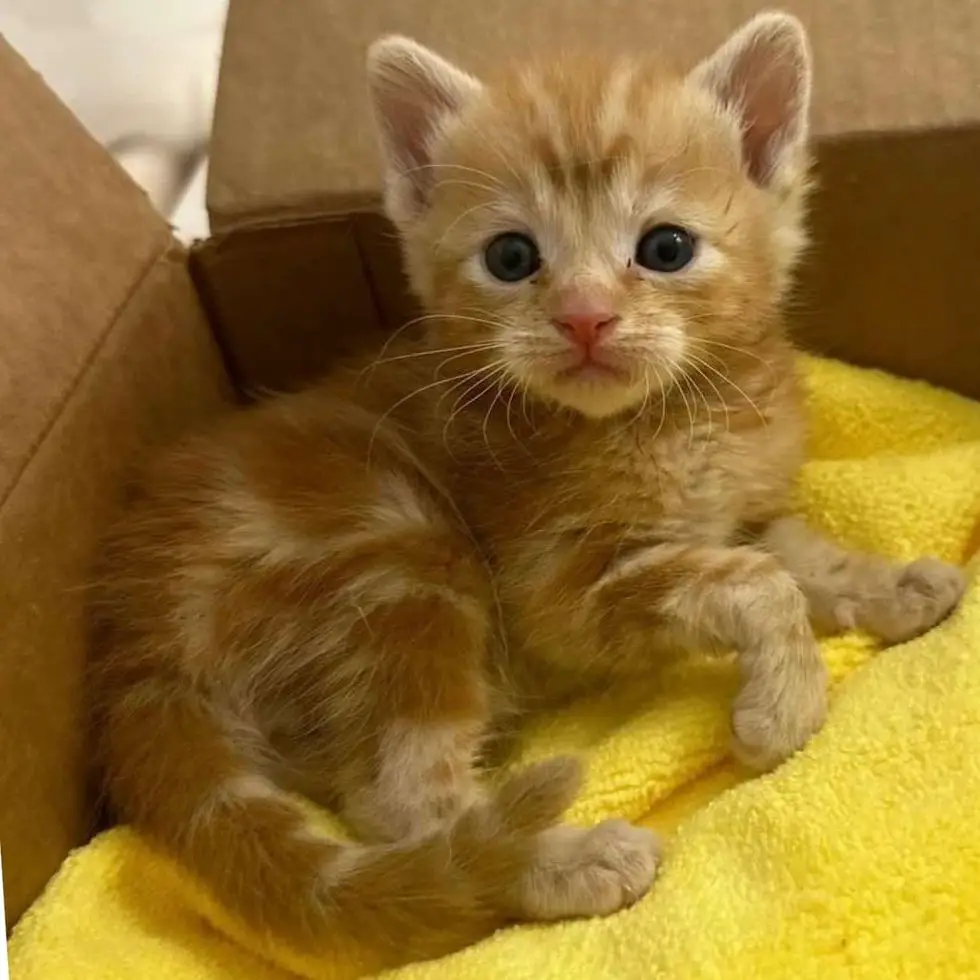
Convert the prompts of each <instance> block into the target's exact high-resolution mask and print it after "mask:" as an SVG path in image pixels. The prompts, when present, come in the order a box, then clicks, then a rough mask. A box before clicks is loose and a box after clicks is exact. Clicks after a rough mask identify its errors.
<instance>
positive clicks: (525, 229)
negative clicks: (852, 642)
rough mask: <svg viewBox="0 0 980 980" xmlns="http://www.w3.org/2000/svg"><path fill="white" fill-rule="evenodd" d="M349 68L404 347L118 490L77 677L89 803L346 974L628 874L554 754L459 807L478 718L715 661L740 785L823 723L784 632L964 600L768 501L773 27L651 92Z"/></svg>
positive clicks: (931, 576)
mask: <svg viewBox="0 0 980 980" xmlns="http://www.w3.org/2000/svg"><path fill="white" fill-rule="evenodd" d="M369 77H370V88H371V93H372V97H373V102H374V106H375V110H376V115H377V119H378V123H379V131H380V141H381V147H382V153H383V159H384V164H385V173H386V206H387V210H388V213H389V215H390V216H391V218H392V220H393V221H394V223H395V224H396V226H397V227H398V229H399V231H400V233H401V236H402V238H403V242H404V251H405V256H406V259H407V266H408V270H409V274H410V278H411V282H412V285H413V287H414V289H415V290H416V291H417V293H418V294H419V296H420V297H421V298H422V299H423V301H424V302H425V304H426V307H427V309H428V316H426V317H424V318H423V326H424V328H425V329H424V335H423V336H422V337H421V338H414V339H413V338H408V337H406V335H405V333H404V332H401V333H400V334H399V335H397V336H396V337H394V338H393V339H392V341H391V342H390V343H389V345H388V346H387V347H386V349H385V350H384V351H383V352H382V354H381V355H380V356H378V354H377V352H374V354H373V356H372V357H371V358H370V359H365V360H364V361H363V362H361V363H359V364H353V365H347V366H345V367H343V368H338V369H337V371H335V372H334V373H333V374H332V375H331V376H330V377H328V378H326V379H324V381H323V382H322V383H321V384H320V385H318V386H316V387H314V388H312V389H311V390H308V391H306V392H303V393H300V394H296V395H290V396H286V397H282V398H278V399H273V400H270V401H268V402H267V403H266V404H263V405H261V406H259V407H257V408H255V409H253V410H250V411H247V412H242V413H239V414H237V415H236V416H234V417H232V418H230V419H229V420H227V422H226V423H224V424H223V426H221V427H219V428H218V429H217V430H216V431H215V432H212V433H211V434H210V435H207V436H204V437H198V438H195V439H193V440H190V441H188V442H186V443H185V444H184V445H183V446H182V447H180V448H178V449H177V450H175V451H173V452H170V453H169V454H168V455H166V456H164V457H162V458H160V459H159V460H157V461H156V463H155V464H153V465H151V466H150V467H149V469H148V471H147V472H146V474H145V476H144V478H143V480H142V482H141V483H140V486H139V489H138V491H137V492H136V493H135V494H134V496H133V499H132V501H131V503H130V505H129V507H128V510H127V513H126V515H125V516H124V518H123V519H122V520H121V522H120V523H119V524H118V526H117V527H116V528H115V530H114V532H113V533H112V535H111V537H110V540H109V542H108V546H107V548H106V551H105V557H104V561H103V565H102V569H101V580H100V594H99V601H98V602H97V603H96V613H97V616H96V619H97V626H98V628H99V641H98V649H97V651H96V655H97V660H96V666H95V669H94V670H93V684H94V687H95V692H96V704H97V732H98V736H99V741H100V750H101V751H100V758H101V761H102V764H103V766H104V770H105V773H106V784H107V787H108V795H109V798H110V800H111V803H112V805H113V806H114V807H115V809H116V811H117V813H118V815H119V816H120V817H121V818H123V819H125V820H128V821H131V822H132V823H134V824H135V825H136V826H137V827H138V828H139V829H140V830H142V831H143V832H144V833H146V834H147V835H149V837H151V838H153V839H155V840H157V841H159V842H160V843H161V844H162V845H163V846H164V847H166V848H167V849H169V850H170V851H171V852H172V853H174V854H175V855H176V856H177V857H178V858H179V859H180V860H181V861H183V862H184V863H186V864H187V865H188V866H189V867H190V868H191V869H192V870H193V871H194V872H196V873H197V874H198V875H199V876H200V878H201V879H202V880H203V881H204V882H205V883H206V884H207V885H208V887H209V888H210V889H211V890H212V891H213V893H214V894H215V896H216V897H217V898H218V899H220V900H221V901H222V902H223V903H225V904H226V905H227V906H228V907H229V908H230V909H231V910H233V911H234V912H235V913H237V914H238V915H239V916H240V917H242V918H243V919H244V920H245V921H246V922H248V923H249V924H251V925H252V926H253V927H254V928H256V929H259V930H262V931H264V932H266V933H268V934H272V935H274V936H276V937H279V938H281V939H284V940H286V941H289V942H291V943H293V944H295V945H296V946H297V947H299V948H301V949H303V950H306V951H309V952H312V953H314V954H315V953H317V951H319V950H321V949H322V950H325V949H326V948H327V947H328V945H329V943H330V942H331V941H333V942H336V936H337V934H338V933H339V934H346V935H354V936H356V937H358V938H359V939H361V940H362V941H364V943H365V944H367V945H368V946H370V947H371V948H372V949H373V950H374V951H375V952H374V953H373V954H371V958H370V962H365V963H364V964H363V966H364V969H365V970H373V969H380V968H382V967H385V966H391V965H394V964H397V963H402V962H405V961H409V960H413V959H419V958H425V957H433V956H438V955H441V954H444V953H446V952H449V951H451V950H454V949H457V948H459V947H461V946H463V945H465V944H467V943H470V942H472V941H474V940H476V939H478V938H479V937H481V936H484V935H486V934H488V933H489V932H491V931H492V930H494V929H496V928H497V927H499V926H500V925H502V924H504V923H506V922H508V921H512V920H515V919H555V918H561V917H566V916H589V915H604V914H607V913H611V912H613V911H615V910H616V909H618V908H620V907H622V906H625V905H628V904H630V903H632V902H634V901H636V900H637V898H638V897H640V896H641V895H643V893H644V892H645V891H646V890H647V888H648V887H649V886H650V884H651V881H652V880H653V877H654V874H655V871H656V868H657V863H658V846H657V842H656V839H655V838H654V836H653V835H652V834H651V833H650V832H649V831H647V830H643V829H638V828H634V827H632V826H630V825H628V824H626V823H624V822H622V821H615V820H614V821H609V822H606V823H604V824H601V825H599V826H598V827H595V828H591V829H579V828H573V827H569V826H564V825H562V824H560V823H559V822H558V821H559V819H560V816H561V814H562V812H563V811H564V809H565V808H566V807H567V805H568V804H569V802H570V801H571V799H572V798H573V796H574V793H575V791H576V787H577V768H576V766H575V764H574V763H572V762H569V761H565V760H559V761H555V762H551V763H545V764H543V765H540V766H536V767H533V768H531V769H530V770H528V771H526V772H524V773H522V774H520V775H518V776H516V777H513V778H511V779H510V781H509V782H506V783H504V784H503V785H502V786H498V787H497V788H496V789H493V790H491V789H489V788H487V787H485V786H484V783H483V781H482V780H481V779H480V778H479V776H478V767H479V765H480V762H481V758H482V757H483V755H484V750H485V749H486V747H487V743H488V740H489V739H490V737H491V736H492V735H493V734H494V733H495V732H496V731H498V730H499V729H500V728H501V727H503V726H504V722H505V721H506V720H507V719H508V718H510V717H512V716H514V715H516V714H519V713H520V712H521V711H522V710H525V709H527V708H528V707H530V706H536V705H540V704H547V703H549V702H551V701H553V700H555V699H562V698H567V697H569V696H573V695H575V694H576V693H578V692H581V691H587V690H590V689H593V690H594V689H596V688H597V687H600V686H604V685H608V684H614V683H617V682H626V683H636V682H638V681H640V680H641V679H642V678H643V677H644V676H645V675H649V674H650V673H651V671H652V670H653V668H654V666H655V665H656V664H657V663H658V662H660V661H661V660H662V657H663V656H665V655H667V654H668V653H669V652H670V651H673V650H678V649H682V650H683V649H691V648H698V649H702V648H717V649H719V650H721V651H725V650H734V651H735V652H736V655H737V657H738V663H739V666H740V668H741V676H742V686H741V691H740V693H739V694H738V697H737V699H736V701H735V704H734V710H733V716H732V729H733V734H734V747H735V751H736V752H737V753H738V754H739V756H740V757H742V758H743V759H744V760H746V761H747V762H749V763H750V764H752V765H754V766H757V767H759V768H760V769H765V768H768V767H771V766H774V765H776V764H778V763H779V762H780V761H781V760H783V759H785V758H787V757H788V756H790V755H792V754H793V753H794V752H796V751H797V750H798V749H800V748H801V747H802V746H803V745H805V744H806V742H807V740H808V739H809V738H810V736H811V735H812V734H813V733H814V732H816V731H817V729H819V728H820V726H821V724H822V723H823V720H824V715H825V711H826V695H825V688H826V677H825V671H824V667H823V665H822V663H821V659H820V654H819V651H818V648H817V644H816V641H815V639H814V633H813V628H812V627H811V620H812V621H814V622H816V623H817V624H818V625H819V626H820V627H821V628H829V629H842V628H849V627H862V628H865V629H868V630H871V631H873V632H874V633H876V634H878V635H879V636H881V637H882V638H884V639H885V640H888V641H900V640H903V639H906V638H908V637H911V636H914V635H915V634H917V633H920V632H922V631H924V630H927V629H929V628H930V627H931V626H933V625H934V624H935V623H937V622H939V621H940V620H941V619H942V618H943V617H944V616H946V615H947V614H948V613H949V612H950V610H951V609H952V608H953V607H954V606H955V604H956V602H957V600H958V598H959V596H960V594H961V591H962V587H963V586H962V581H961V576H960V573H959V572H958V571H956V570H955V569H953V568H951V567H949V566H946V565H944V564H942V563H941V562H938V561H935V560H931V559H924V560H921V561H917V562H915V563H913V564H911V565H909V566H906V567H898V566H895V565H892V564H889V563H888V562H886V561H885V560H883V559H879V558H876V557H872V556H867V555H859V554H849V553H846V552H844V551H843V550H841V549H840V548H839V547H837V546H835V545H833V544H831V543H829V542H827V541H824V540H821V539H820V538H818V537H817V536H815V535H814V534H813V533H811V532H810V531H808V530H807V528H806V527H805V526H804V525H803V524H802V523H801V522H800V521H799V520H798V519H797V518H795V517H793V516H792V515H791V514H790V513H789V503H788V501H789V494H790V489H791V486H792V484H793V481H794V478H795V476H796V474H797V471H798V468H799V466H800V462H801V458H802V453H803V416H802V407H801V398H800V391H799V389H798V386H797V381H796V377H795V374H794V354H793V350H792V348H791V346H790V344H789V342H788V340H787V338H786V336H785V334H784V331H783V327H782V325H781V321H780V316H779V305H780V301H781V298H782V297H783V295H784V293H785V291H786V288H787V285H788V282H789V279H790V274H791V271H792V268H793V266H794V263H795V261H796V259H797V256H798V253H799V252H800V250H801V248H802V246H803V244H804V231H803V210H804V198H805V194H806V190H807V183H808V180H807V167H808V156H807V145H806V139H807V108H808V101H809V90H810V67H809V56H808V50H807V45H806V40H805V37H804V34H803V31H802V28H801V27H800V25H799V24H798V23H797V22H796V21H795V20H794V19H792V18H790V17H788V16H785V15H780V14H766V15H761V16H759V17H757V18H756V19H754V20H753V21H751V22H750V23H749V24H748V25H746V26H745V27H744V28H743V29H742V30H741V31H739V32H738V33H737V34H736V35H735V36H734V37H732V38H731V39H730V40H729V41H728V42H727V43H726V44H725V45H724V46H723V47H722V48H721V49H720V50H719V51H718V52H717V53H716V54H715V55H714V56H712V57H711V58H709V59H708V60H707V61H705V62H704V63H702V64H701V65H700V66H698V67H697V68H695V69H694V71H693V72H691V73H690V74H688V75H678V74H671V73H669V72H668V71H667V70H666V69H664V68H662V67H661V65H660V63H659V61H657V60H655V59H653V60H647V61H644V60H633V59H629V58H625V57H624V58H622V59H621V60H618V61H615V62H614V63H601V62H599V61H593V60H589V59H587V58H569V59H564V60H561V59H560V60H557V61H554V62H551V63H547V64H542V65H531V66H525V67H521V68H519V69H516V70H513V71H510V72H508V73H505V74H502V75H501V76H500V78H499V80H497V81H496V82H494V83H492V84H488V85H484V84H482V83H481V82H479V81H477V80H476V79H474V78H472V77H470V76H469V75H467V74H464V73H463V72H462V71H460V70H458V69H457V68H455V67H453V66H451V65H449V64H447V63H446V62H445V61H443V60H442V59H441V58H439V57H438V56H436V55H435V54H433V53H431V52H429V51H427V50H426V49H424V48H422V47H420V46H419V45H417V44H415V43H413V42H411V41H408V40H405V39H401V38H388V39H384V40H382V41H379V42H377V43H376V44H375V45H374V47H373V48H372V50H371V52H370V56H369ZM289 791H299V792H302V793H305V794H307V795H308V796H309V797H311V798H312V799H314V800H316V801H318V802H321V803H323V804H325V805H327V806H330V807H332V808H334V809H335V810H336V811H337V812H339V813H340V814H342V815H343V817H344V818H345V819H346V820H347V821H348V822H349V823H350V825H351V826H352V827H353V828H354V830H355V831H356V832H357V834H358V837H359V839H360V841H362V843H357V844H350V845H348V844H344V843H340V842H336V841H332V840H329V839H326V838H325V837H324V836H322V835H321V834H319V833H317V832H316V831H314V830H313V829H312V828H311V827H310V825H309V823H308V821H307V819H306V818H305V816H304V814H303V811H302V810H301V809H300V808H299V807H297V805H296V804H295V803H294V801H293V799H292V798H291V797H290V796H289V795H288V792H289Z"/></svg>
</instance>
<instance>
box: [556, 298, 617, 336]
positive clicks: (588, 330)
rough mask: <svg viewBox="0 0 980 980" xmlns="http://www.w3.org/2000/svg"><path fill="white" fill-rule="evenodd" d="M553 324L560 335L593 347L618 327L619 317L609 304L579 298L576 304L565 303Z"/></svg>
mask: <svg viewBox="0 0 980 980" xmlns="http://www.w3.org/2000/svg"><path fill="white" fill-rule="evenodd" d="M551 322H552V323H553V324H554V326H555V329H556V330H558V332H559V333H562V334H564V335H565V336H566V337H568V338H569V339H570V340H572V341H574V342H575V343H576V344H579V345H581V346H582V347H591V346H592V345H593V344H595V343H596V342H597V341H598V340H599V338H600V337H602V336H603V335H604V334H608V333H609V332H610V331H611V330H612V328H613V327H614V326H616V324H617V323H618V322H619V317H618V316H617V315H616V313H615V311H614V310H612V309H611V308H610V307H609V305H608V304H607V303H604V302H597V301H596V300H590V299H588V298H579V299H578V300H577V301H576V302H570V303H563V304H562V306H561V308H560V309H559V310H558V311H557V312H556V313H555V315H554V317H553V318H552V320H551Z"/></svg>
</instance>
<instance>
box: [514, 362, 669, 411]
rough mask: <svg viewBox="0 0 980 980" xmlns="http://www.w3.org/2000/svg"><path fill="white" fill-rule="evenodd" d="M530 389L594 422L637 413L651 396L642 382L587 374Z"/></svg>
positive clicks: (567, 376) (556, 378)
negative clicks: (626, 413)
mask: <svg viewBox="0 0 980 980" xmlns="http://www.w3.org/2000/svg"><path fill="white" fill-rule="evenodd" d="M529 387H531V388H533V389H536V390H537V391H539V392H540V393H541V394H542V395H544V396H545V397H546V398H547V399H548V400H549V401H552V402H557V403H558V404H559V405H561V406H563V407H564V408H570V409H572V410H573V411H576V412H578V413H580V414H581V415H585V416H587V417H588V418H593V419H602V418H608V417H609V416H612V415H619V414H620V413H622V412H625V411H627V410H628V409H636V408H638V407H639V405H640V403H641V402H642V401H643V400H644V398H646V397H647V396H648V395H649V394H651V393H652V392H651V389H650V387H649V385H647V384H645V383H644V382H643V381H642V380H640V381H635V380H633V379H631V378H628V377H622V376H616V375H612V374H608V373H603V372H601V371H588V370H583V371H578V372H575V373H565V374H559V375H556V376H554V377H551V378H548V379H546V380H543V381H540V382H539V383H537V384H534V383H532V384H531V385H529Z"/></svg>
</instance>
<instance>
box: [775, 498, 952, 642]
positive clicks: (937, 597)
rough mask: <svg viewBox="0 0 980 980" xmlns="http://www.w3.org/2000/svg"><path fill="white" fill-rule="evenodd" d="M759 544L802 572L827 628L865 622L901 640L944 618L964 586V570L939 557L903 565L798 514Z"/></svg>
mask: <svg viewBox="0 0 980 980" xmlns="http://www.w3.org/2000/svg"><path fill="white" fill-rule="evenodd" d="M760 543H761V544H762V545H763V547H765V548H766V550H767V551H769V552H770V553H771V554H773V555H775V557H776V558H778V559H779V561H780V563H781V564H782V565H783V567H784V568H786V569H787V571H789V572H790V574H791V575H792V576H793V577H794V578H795V579H796V581H797V583H798V585H799V587H800V589H801V590H802V591H803V593H804V594H805V595H806V598H807V602H808V604H809V607H810V616H811V618H812V620H813V622H814V625H815V626H816V627H817V628H818V629H820V630H822V631H825V632H838V631H840V630H846V629H853V628H860V629H863V630H866V631H867V632H869V633H871V634H873V635H874V636H877V637H879V638H881V639H883V640H885V641H886V642H888V643H901V642H903V641H905V640H909V639H912V638H913V637H915V636H918V635H920V634H921V633H925V632H926V631H927V630H929V629H931V628H932V627H933V626H935V625H936V624H937V623H940V622H941V621H942V620H944V619H945V618H946V617H947V616H948V615H949V614H950V613H951V612H952V611H953V610H954V609H955V608H956V606H957V604H958V603H959V601H960V598H961V597H962V595H963V590H964V588H965V579H964V576H963V573H962V572H961V571H960V570H959V569H958V568H955V567H954V566H952V565H948V564H946V563H945V562H942V561H939V560H938V559H935V558H920V559H918V560H917V561H914V562H912V563H911V564H908V565H899V564H896V563H894V562H891V561H888V560H887V559H885V558H881V557H879V556H877V555H869V554H862V553H860V552H853V551H848V550H847V549H845V548H842V547H841V546H840V545H837V544H835V543H834V542H832V541H828V540H827V539H826V538H823V537H821V536H820V535H819V534H818V533H817V532H815V531H812V530H811V529H810V528H808V527H807V526H806V524H805V523H804V522H803V521H802V520H800V519H799V518H795V517H787V518H782V519H780V520H777V521H774V522H773V523H772V524H770V525H768V526H767V527H766V528H765V529H764V530H763V532H762V534H761V536H760Z"/></svg>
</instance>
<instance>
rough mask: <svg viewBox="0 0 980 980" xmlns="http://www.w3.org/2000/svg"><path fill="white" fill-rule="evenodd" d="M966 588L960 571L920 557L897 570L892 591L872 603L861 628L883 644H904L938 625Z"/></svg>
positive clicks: (953, 607)
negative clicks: (883, 642) (876, 637)
mask: <svg viewBox="0 0 980 980" xmlns="http://www.w3.org/2000/svg"><path fill="white" fill-rule="evenodd" d="M965 589H966V578H965V576H964V575H963V572H962V571H960V569H958V568H956V567H955V566H953V565H948V564H946V562H944V561H939V560H938V559H937V558H920V559H919V560H918V561H914V562H912V563H911V564H910V565H906V566H905V567H904V568H901V569H898V571H897V577H896V581H895V589H894V592H893V593H892V594H891V595H890V596H888V597H886V598H884V599H881V600H878V601H877V602H874V603H871V604H870V605H869V607H868V609H867V610H866V615H865V616H863V617H862V619H864V620H865V621H864V622H863V623H862V624H861V625H862V626H864V628H865V629H867V630H868V631H869V632H870V633H873V634H874V635H875V636H878V637H880V638H881V639H882V640H884V641H885V642H886V643H903V642H904V641H906V640H911V639H913V638H914V637H916V636H920V635H921V634H922V633H925V632H926V631H927V630H930V629H932V627H933V626H936V625H937V624H938V623H941V622H942V621H943V620H944V619H945V618H946V617H947V616H948V615H949V614H950V613H951V612H952V611H953V610H954V609H955V608H956V606H957V605H958V604H959V601H960V599H961V598H962V597H963V592H964V591H965Z"/></svg>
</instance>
